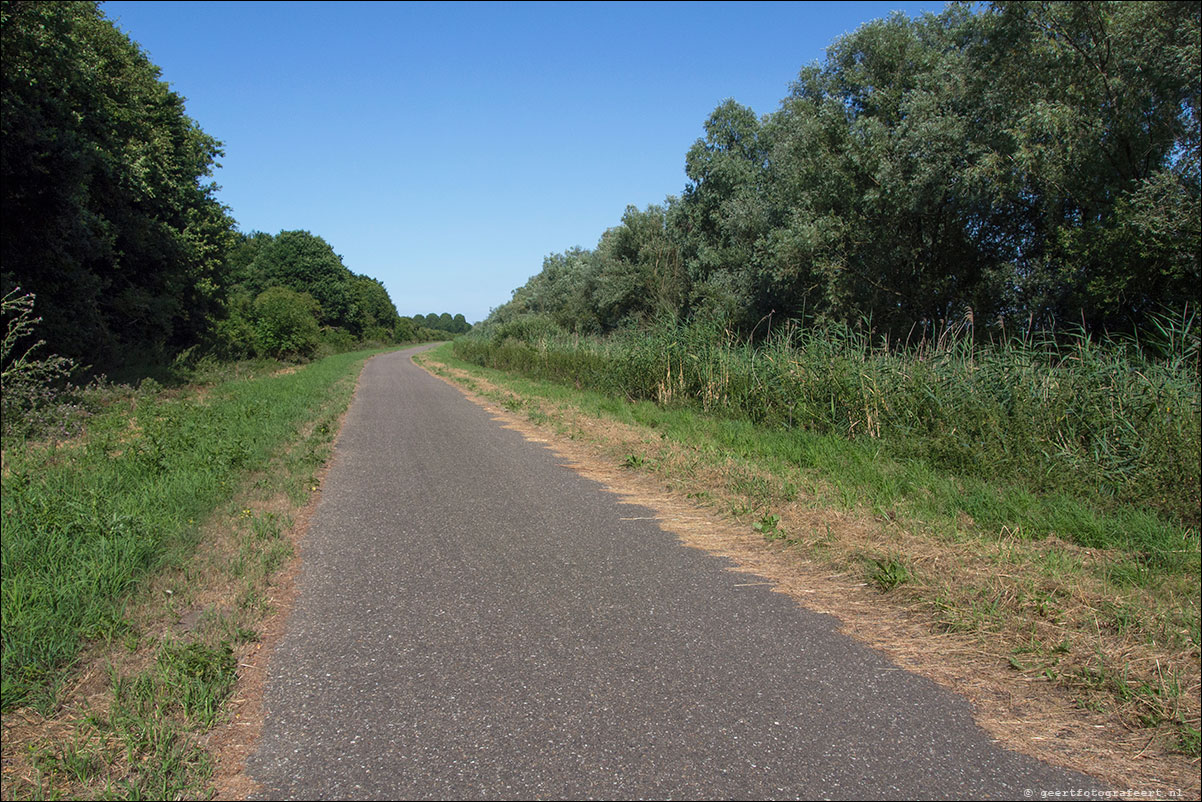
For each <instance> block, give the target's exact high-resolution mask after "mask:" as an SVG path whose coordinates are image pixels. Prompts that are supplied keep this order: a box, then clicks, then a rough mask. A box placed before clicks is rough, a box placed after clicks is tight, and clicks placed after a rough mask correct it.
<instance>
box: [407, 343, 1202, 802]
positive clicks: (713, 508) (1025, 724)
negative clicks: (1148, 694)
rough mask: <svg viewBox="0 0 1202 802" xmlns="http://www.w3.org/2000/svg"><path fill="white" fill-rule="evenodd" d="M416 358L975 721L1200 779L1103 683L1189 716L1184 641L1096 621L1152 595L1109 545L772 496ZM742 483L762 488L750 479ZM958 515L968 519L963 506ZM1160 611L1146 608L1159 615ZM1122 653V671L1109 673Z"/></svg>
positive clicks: (1028, 744)
mask: <svg viewBox="0 0 1202 802" xmlns="http://www.w3.org/2000/svg"><path fill="white" fill-rule="evenodd" d="M419 362H422V363H423V364H425V366H426V367H427V368H428V369H430V368H433V372H435V373H436V375H440V376H441V377H442V378H443V379H444V380H446V381H448V382H449V383H451V384H452V385H453V386H457V387H458V388H459V389H460V390H461V392H463V393H464V394H465V395H466V396H467V397H468V398H470V399H471V400H473V401H474V402H476V403H478V404H480V405H481V406H483V407H484V408H485V409H487V410H488V411H489V412H490V413H491V414H492V415H493V416H494V417H495V418H496V419H497V420H498V421H499V422H500V423H502V425H505V426H507V427H509V428H513V429H515V430H517V431H519V432H521V433H522V434H523V435H525V436H526V437H528V438H529V439H531V440H535V441H538V442H540V443H544V444H546V445H548V446H550V447H551V448H552V449H553V450H554V451H555V452H556V453H557V454H559V455H560V456H561V457H563V458H564V459H565V460H566V461H567V463H568V464H569V465H570V466H571V467H573V468H574V469H575V470H577V471H578V472H579V473H581V474H582V475H584V476H587V477H588V478H591V479H594V480H596V481H598V482H600V483H602V484H603V485H604V486H605V487H607V488H608V489H609V490H610V491H612V492H614V493H616V494H618V495H620V496H621V497H622V498H623V499H626V500H628V501H630V502H633V503H637V504H640V505H643V506H646V507H649V508H651V509H652V510H654V511H655V512H656V513H657V515H658V517H659V520H660V523H661V525H662V526H663V527H664V528H665V529H667V530H668V531H671V532H673V533H675V534H676V535H677V536H678V537H680V539H681V541H682V542H684V543H686V544H688V545H690V546H694V547H696V548H701V549H704V550H706V551H708V552H710V553H713V554H718V555H722V556H725V557H728V558H730V559H731V560H733V561H734V562H735V563H736V564H737V565H738V566H739V568H738V570H741V571H746V572H748V573H749V574H754V575H756V576H758V577H762V578H763V580H764V581H769V582H772V583H773V586H774V588H775V590H777V591H779V592H781V593H785V594H787V595H789V596H790V597H792V598H794V599H795V600H797V601H798V603H800V604H803V605H804V606H806V607H807V608H810V609H814V610H818V611H821V612H824V613H828V614H831V615H833V616H835V617H836V618H837V619H838V620H839V621H840V622H841V624H842V629H843V631H844V632H845V633H846V634H848V635H850V636H851V637H854V638H856V639H857V640H860V641H862V642H864V643H867V644H869V645H871V646H873V647H874V648H876V649H879V650H880V651H882V652H884V653H885V654H887V655H888V656H889V657H890V658H891V659H892V660H894V661H895V662H896V663H897V664H898V665H899V666H902V667H904V668H906V669H908V670H911V671H914V672H916V673H919V674H922V675H924V676H926V677H929V678H931V679H933V680H934V681H936V682H938V683H939V684H941V685H943V686H944V687H946V688H949V689H950V690H952V691H954V692H956V693H958V694H960V695H962V696H964V697H965V698H967V699H968V700H969V701H970V702H971V703H972V705H973V708H974V711H975V716H976V720H977V722H978V724H979V725H980V726H981V727H982V728H983V729H985V730H986V731H987V732H989V733H990V734H991V735H992V736H993V737H994V738H996V739H997V740H998V741H1000V742H1002V743H1003V744H1005V745H1006V746H1008V747H1009V748H1012V749H1015V750H1017V751H1021V752H1024V753H1026V754H1029V755H1032V756H1034V757H1037V758H1039V759H1042V760H1046V761H1048V762H1050V763H1054V764H1057V765H1061V766H1064V767H1066V768H1071V769H1075V770H1078V771H1081V772H1084V773H1087V774H1090V775H1092V776H1095V777H1097V778H1099V779H1101V780H1103V781H1104V782H1106V783H1108V784H1109V785H1111V786H1112V787H1113V788H1115V789H1120V790H1131V791H1133V792H1135V793H1136V794H1149V793H1150V794H1161V795H1162V796H1176V798H1182V797H1183V796H1184V797H1185V798H1191V797H1193V798H1196V797H1199V796H1200V795H1202V787H1200V786H1202V783H1200V779H1199V762H1198V760H1197V759H1196V758H1191V757H1187V756H1185V755H1183V754H1181V753H1179V752H1177V751H1175V746H1176V736H1175V730H1174V729H1173V728H1172V727H1171V726H1167V725H1161V726H1158V727H1146V726H1142V724H1141V721H1140V719H1141V717H1146V716H1147V715H1148V709H1147V708H1148V700H1143V701H1141V700H1139V699H1128V700H1126V701H1123V700H1121V696H1122V694H1121V693H1117V694H1116V688H1115V687H1113V685H1115V684H1118V683H1121V684H1122V685H1123V686H1124V687H1127V688H1128V689H1137V688H1139V687H1140V686H1141V685H1142V684H1144V683H1148V684H1151V685H1152V687H1155V683H1161V684H1164V683H1168V682H1177V683H1179V685H1180V688H1179V689H1178V692H1176V693H1169V692H1167V689H1166V693H1164V694H1163V695H1162V696H1161V697H1157V698H1154V699H1153V700H1152V701H1151V703H1152V704H1166V705H1169V706H1171V707H1172V708H1173V709H1171V710H1167V709H1166V710H1164V711H1162V713H1163V714H1164V717H1165V718H1169V719H1171V718H1172V717H1173V716H1177V715H1180V716H1181V717H1183V718H1184V719H1185V720H1187V721H1192V722H1193V725H1194V726H1195V727H1197V726H1198V709H1199V698H1198V697H1199V686H1200V684H1199V660H1198V653H1197V649H1196V646H1195V647H1193V648H1192V649H1191V648H1190V647H1189V646H1180V647H1178V648H1176V649H1172V648H1166V647H1164V646H1163V645H1150V644H1149V643H1148V638H1147V637H1146V634H1147V633H1146V632H1143V631H1126V632H1117V631H1114V630H1113V628H1108V627H1106V626H1104V625H1102V624H1100V623H1099V620H1100V619H1101V618H1103V616H1101V615H1100V614H1099V611H1100V610H1101V609H1102V608H1103V606H1104V605H1107V604H1115V603H1116V602H1121V603H1123V604H1126V605H1128V606H1129V607H1130V608H1131V609H1148V610H1155V609H1156V607H1157V606H1158V605H1163V604H1165V599H1164V598H1152V597H1151V596H1150V594H1149V593H1148V592H1146V591H1144V590H1142V589H1129V590H1125V591H1123V593H1124V594H1125V595H1124V597H1122V598H1116V594H1115V589H1114V587H1113V585H1112V584H1108V583H1106V582H1105V581H1104V579H1103V577H1104V576H1105V573H1106V567H1107V565H1108V564H1109V563H1110V562H1111V561H1112V560H1114V559H1115V557H1116V555H1113V554H1108V553H1106V552H1102V551H1098V550H1089V549H1082V548H1080V547H1078V546H1074V545H1072V544H1069V543H1065V542H1063V541H1060V540H1058V539H1056V538H1048V539H1046V540H1043V541H1038V542H1035V541H1028V540H1023V539H1021V538H1019V537H1015V536H1012V535H1013V533H1003V534H1002V536H1000V537H994V538H988V537H984V538H983V537H980V536H964V537H956V538H948V537H945V536H937V535H935V534H933V533H932V532H929V531H923V530H922V527H921V526H917V525H915V523H914V522H912V521H910V522H908V521H905V520H903V519H900V518H898V517H895V516H891V515H882V516H878V517H874V516H872V515H869V514H865V513H863V512H848V511H841V510H836V509H831V508H829V507H827V506H825V505H823V504H821V503H818V502H817V501H816V499H815V496H814V495H808V496H807V495H806V494H804V493H803V494H801V495H800V496H796V495H794V500H793V501H785V500H784V498H786V497H788V495H789V494H786V493H782V492H780V491H779V488H780V487H781V486H782V484H783V483H782V481H781V480H782V477H780V476H774V475H772V474H771V473H768V472H766V471H763V470H759V469H757V468H756V466H754V465H751V464H749V463H748V462H747V461H745V460H738V459H734V458H732V457H729V456H726V457H715V456H713V455H703V454H701V453H699V452H697V451H696V450H694V449H690V448H688V447H686V446H683V445H681V444H678V443H672V442H668V441H665V440H664V439H662V438H661V437H660V436H659V434H658V433H656V432H654V431H653V430H650V429H648V428H644V427H638V426H631V425H627V424H623V423H618V422H615V421H613V420H604V419H598V418H595V417H590V416H588V415H585V414H583V413H582V412H581V411H580V410H579V409H577V408H574V407H571V406H569V405H566V404H558V403H552V402H549V401H546V400H545V399H535V398H531V397H528V396H523V397H519V396H518V395H517V394H515V393H514V392H512V391H510V390H508V389H505V388H503V387H500V386H498V385H496V384H493V383H491V382H489V381H487V380H485V379H483V378H482V377H481V376H479V375H472V374H468V373H466V372H464V371H461V370H457V369H454V368H450V367H448V366H446V365H442V364H438V365H432V364H431V359H430V357H429V356H428V355H425V356H423V357H422V358H421V359H419ZM506 407H508V408H509V409H518V408H524V409H525V410H526V412H525V414H518V413H515V412H513V411H509V410H507V409H506ZM532 420H533V421H537V423H534V422H532ZM630 454H637V455H642V456H643V457H644V461H643V464H642V466H641V467H640V468H639V469H637V470H631V469H629V468H627V467H625V457H626V456H627V455H630ZM786 478H793V479H797V477H786ZM749 485H751V486H755V487H759V488H763V490H762V492H760V493H757V494H753V495H752V496H749V495H748V494H747V492H746V488H747V487H748V486H749ZM732 509H740V510H745V512H743V514H734V513H732V512H730V511H731V510H732ZM768 511H770V512H771V513H772V514H774V515H777V516H779V524H778V527H779V532H780V534H781V535H782V536H781V537H779V538H778V539H776V540H774V541H771V542H769V541H768V540H767V539H766V538H765V537H764V536H763V535H762V534H761V533H760V532H757V531H755V530H753V529H752V524H753V522H754V521H755V520H757V519H759V518H760V516H761V515H763V514H765V513H766V512H768ZM960 524H961V526H962V528H963V529H964V530H965V531H966V532H971V530H972V526H973V524H972V522H971V521H961V522H960ZM878 560H881V561H890V560H894V561H902V562H903V563H904V565H905V566H906V567H907V569H908V571H909V576H910V579H909V581H907V582H905V583H904V584H901V585H899V586H898V587H896V588H895V589H893V590H891V591H889V592H882V591H881V590H880V589H879V588H878V587H877V586H876V585H875V584H873V583H872V582H871V580H870V574H871V570H872V567H873V566H874V565H875V564H876V561H878ZM1049 560H1052V561H1063V560H1069V561H1071V562H1072V565H1073V570H1072V572H1071V579H1069V578H1061V579H1058V578H1057V577H1056V576H1055V572H1052V574H1049V572H1048V570H1047V566H1048V564H1049ZM1152 618H1156V617H1155V616H1152ZM1170 619H1171V617H1163V616H1162V617H1160V618H1158V619H1157V620H1159V621H1160V622H1161V623H1160V625H1161V626H1165V625H1166V624H1165V621H1167V620H1170ZM1186 641H1188V638H1186ZM1118 666H1121V667H1123V668H1122V672H1118V673H1116V667H1118ZM1091 671H1092V672H1095V673H1096V672H1099V671H1102V672H1107V671H1109V672H1110V673H1111V674H1113V675H1114V676H1113V677H1111V684H1110V685H1107V684H1106V683H1104V682H1087V681H1086V680H1085V679H1081V678H1075V677H1076V675H1077V674H1078V673H1081V674H1083V675H1084V676H1086V677H1087V676H1089V673H1088V672H1091ZM1157 699H1160V701H1158V700H1157ZM1091 708H1093V709H1091Z"/></svg>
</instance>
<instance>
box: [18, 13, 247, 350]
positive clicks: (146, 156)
mask: <svg viewBox="0 0 1202 802" xmlns="http://www.w3.org/2000/svg"><path fill="white" fill-rule="evenodd" d="M0 31H2V33H0V37H2V43H3V52H4V70H3V74H2V76H0V112H2V113H0V134H2V137H3V157H2V162H3V166H2V169H3V176H4V181H3V201H2V203H3V210H2V214H0V231H2V234H3V236H2V237H0V241H2V245H0V254H2V256H0V262H2V264H3V268H2V274H0V290H2V291H4V292H8V291H10V290H12V289H13V288H14V287H16V286H20V287H21V288H22V289H23V290H24V291H26V292H33V293H35V294H36V295H37V298H38V314H39V315H40V316H41V317H42V318H43V320H42V323H41V326H40V328H39V336H40V337H42V338H44V339H45V340H46V341H47V347H48V348H49V349H50V350H53V351H55V352H58V353H61V354H64V355H66V356H70V357H75V358H79V359H83V360H86V361H90V362H96V363H101V364H105V363H111V362H113V361H116V360H118V359H120V358H123V357H124V356H127V352H129V351H130V350H136V351H144V352H150V353H151V354H163V353H169V352H171V351H173V350H176V349H178V348H180V347H182V346H185V345H188V344H192V343H194V342H196V341H197V339H198V338H199V336H200V335H201V333H202V332H203V331H205V330H206V329H207V327H208V325H209V321H210V320H211V319H212V318H213V317H214V316H215V315H216V314H218V313H219V311H220V305H221V296H222V282H223V275H222V272H223V267H224V258H225V252H226V250H227V248H228V245H229V242H230V240H229V238H230V236H231V230H232V221H231V220H230V218H229V217H228V215H227V214H226V211H225V209H224V208H223V207H222V206H221V204H219V203H218V202H217V201H216V200H215V198H214V192H215V189H216V188H215V187H214V186H213V184H212V183H206V182H205V179H206V178H207V177H208V176H209V175H210V174H211V171H212V168H213V166H214V163H215V162H214V160H215V159H216V158H217V157H218V156H219V155H220V154H221V149H220V143H219V142H217V140H215V139H214V138H213V137H211V136H209V135H208V134H206V133H204V132H203V131H202V130H201V129H200V127H199V126H198V125H197V124H196V123H195V122H194V121H193V120H192V119H191V118H189V117H188V116H187V114H185V112H184V100H183V98H181V97H180V96H179V95H177V94H176V93H174V92H172V91H171V90H170V89H169V88H168V86H167V84H166V83H164V82H163V81H161V80H160V73H159V69H158V68H157V67H155V66H154V65H153V64H151V63H150V61H149V60H148V59H147V57H146V54H145V53H144V52H143V51H142V49H141V48H140V47H138V45H137V44H135V43H134V42H132V41H130V39H129V38H128V37H127V36H125V35H124V34H123V33H121V32H120V31H119V30H117V29H116V28H115V27H114V26H113V25H112V23H111V22H109V21H108V20H107V19H105V18H104V17H103V15H102V14H101V13H100V11H99V10H98V8H97V6H96V4H95V3H86V2H71V3H37V2H19V1H13V2H10V1H9V0H5V2H3V4H2V5H0Z"/></svg>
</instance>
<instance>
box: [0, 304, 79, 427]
mask: <svg viewBox="0 0 1202 802" xmlns="http://www.w3.org/2000/svg"><path fill="white" fill-rule="evenodd" d="M33 303H34V297H33V294H32V293H25V294H20V290H19V288H18V289H16V290H13V291H12V292H10V293H8V294H7V295H5V296H4V298H3V299H0V312H2V313H3V319H4V341H3V343H0V369H2V370H3V373H2V374H0V427H2V428H0V435H2V436H3V437H4V439H5V440H8V439H11V438H16V437H21V436H24V435H26V434H29V433H30V432H31V431H38V430H41V429H43V428H45V427H44V426H40V425H38V423H39V418H44V417H45V416H46V414H47V412H48V408H54V407H57V406H59V404H58V401H59V394H58V393H57V392H56V389H57V387H56V385H58V384H60V383H61V382H63V381H65V379H66V378H67V377H68V376H70V375H71V372H72V371H73V370H74V368H75V365H74V363H72V362H71V360H69V359H66V358H64V357H60V356H46V357H42V358H37V357H35V356H34V355H33V354H34V351H36V350H38V349H39V348H40V347H42V346H43V345H45V341H44V340H37V341H34V342H32V343H30V342H24V343H21V345H19V346H18V343H20V342H21V341H22V340H27V339H28V338H29V337H31V336H32V335H33V329H34V326H36V325H37V324H38V323H39V322H41V321H40V319H39V318H35V317H34V316H33ZM51 414H53V413H51Z"/></svg>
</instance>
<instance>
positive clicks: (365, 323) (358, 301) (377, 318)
mask: <svg viewBox="0 0 1202 802" xmlns="http://www.w3.org/2000/svg"><path fill="white" fill-rule="evenodd" d="M351 299H352V304H353V306H354V310H355V321H354V329H353V331H354V332H355V333H356V334H358V335H360V336H362V335H363V334H364V333H366V332H367V331H368V330H370V329H376V328H385V329H388V330H392V329H394V328H395V327H396V325H397V321H398V315H397V311H396V306H394V305H393V303H392V299H391V298H390V297H389V296H388V290H386V289H384V285H383V283H381V282H380V281H379V280H378V279H374V278H371V277H370V276H355V277H354V278H353V279H351Z"/></svg>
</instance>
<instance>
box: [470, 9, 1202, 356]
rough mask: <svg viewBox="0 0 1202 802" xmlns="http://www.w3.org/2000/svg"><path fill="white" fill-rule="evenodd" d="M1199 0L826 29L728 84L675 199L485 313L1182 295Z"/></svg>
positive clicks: (936, 305) (1115, 304)
mask: <svg viewBox="0 0 1202 802" xmlns="http://www.w3.org/2000/svg"><path fill="white" fill-rule="evenodd" d="M1199 8H1200V6H1199V4H1198V3H1195V2H1048V3H1031V2H994V3H991V4H989V5H988V6H985V7H983V8H981V7H979V6H977V5H976V4H954V5H952V6H950V7H949V8H948V9H946V10H945V11H944V12H943V13H940V14H938V15H932V14H926V15H923V16H921V17H918V18H909V17H906V16H904V15H901V14H894V15H893V16H890V17H889V18H887V19H882V20H877V21H874V22H870V23H867V24H865V25H863V26H862V27H860V28H859V29H858V30H856V31H855V32H853V33H851V34H848V35H845V36H843V37H841V38H839V39H838V40H836V41H835V42H834V43H833V44H832V45H831V47H830V48H829V49H828V51H827V54H826V57H825V58H824V59H823V60H821V61H820V62H818V63H815V64H812V65H810V66H807V67H805V68H804V69H802V70H801V72H800V74H799V77H798V78H797V80H796V81H795V82H794V83H793V84H792V86H791V87H790V91H789V93H788V95H787V96H786V97H785V98H784V99H783V100H782V101H781V104H780V107H779V109H778V110H776V111H775V112H772V113H770V114H767V115H764V116H762V117H757V115H756V114H755V113H754V112H753V111H752V110H751V109H750V108H747V107H745V106H742V105H740V104H739V103H737V102H735V101H734V100H728V101H726V102H724V103H722V104H721V105H720V106H718V107H717V108H716V109H715V110H714V112H713V113H712V114H711V115H710V117H709V119H707V120H706V121H705V126H704V131H705V135H704V137H703V138H701V139H699V140H697V142H696V144H694V145H693V146H692V147H691V148H690V149H689V151H688V153H687V154H686V156H685V172H686V175H687V178H688V181H687V184H686V186H685V187H684V190H683V192H682V194H681V195H680V196H678V197H669V198H668V199H667V201H666V202H665V203H664V204H662V205H653V206H649V207H647V208H646V209H642V210H640V209H637V208H635V207H633V206H631V207H628V208H627V209H626V211H625V214H624V215H623V216H622V219H621V222H620V223H619V224H618V225H617V226H615V227H614V228H611V229H609V230H608V231H606V232H604V234H602V236H601V238H600V241H599V243H598V244H597V246H596V247H595V248H593V249H585V248H573V249H570V250H568V251H565V252H562V253H556V254H553V255H551V256H549V257H547V258H546V260H545V261H544V264H543V268H542V271H541V272H540V273H538V274H537V275H535V276H533V277H532V278H531V279H530V280H529V281H528V282H527V283H526V284H525V285H524V286H522V287H520V288H519V289H517V290H515V291H514V295H513V298H512V299H511V300H510V301H509V302H508V303H506V304H504V305H502V306H501V307H499V308H497V309H494V310H493V311H492V314H491V315H490V318H489V319H490V321H491V322H493V323H506V322H508V321H511V320H513V319H515V318H520V317H523V316H531V315H533V316H541V317H544V318H549V319H551V320H552V321H553V322H555V323H556V324H558V326H560V327H562V328H564V329H567V330H569V331H572V332H580V333H607V332H611V331H614V330H617V329H623V328H628V327H633V326H638V325H640V324H643V323H647V322H649V321H652V320H658V321H663V320H672V319H676V320H697V319H702V320H714V321H720V322H721V323H722V324H723V325H725V326H728V327H730V328H731V329H732V330H734V331H738V332H741V333H742V334H744V335H750V334H755V333H757V332H758V333H759V334H762V333H764V332H765V331H766V330H767V328H768V324H770V323H771V321H773V320H774V319H775V320H782V319H795V320H798V319H803V320H811V321H829V322H842V323H853V322H854V323H857V324H858V323H861V322H864V321H868V322H869V324H870V326H871V328H872V330H874V331H875V332H877V334H878V335H884V336H888V337H890V338H893V339H895V340H896V339H900V338H906V337H914V336H920V335H921V334H923V333H926V332H930V331H933V330H936V329H938V328H940V327H941V326H948V325H953V324H955V325H959V326H962V327H963V326H967V327H968V328H969V329H970V330H972V331H974V332H976V333H977V334H981V333H984V332H987V331H988V332H997V331H999V330H1002V329H1007V328H1009V329H1010V330H1014V329H1020V330H1024V331H1026V330H1030V329H1032V328H1034V329H1043V330H1048V329H1051V328H1053V327H1055V326H1056V325H1058V324H1059V325H1064V324H1068V325H1073V326H1082V327H1083V328H1084V329H1085V330H1086V331H1089V332H1098V333H1100V332H1103V331H1105V332H1110V333H1116V332H1132V331H1138V330H1140V329H1141V328H1142V327H1145V326H1147V325H1149V324H1150V323H1152V322H1153V321H1154V319H1155V318H1156V316H1157V315H1159V314H1163V313H1165V312H1166V311H1169V310H1181V309H1183V308H1186V307H1191V308H1192V307H1195V306H1196V304H1197V300H1198V287H1199V279H1200V276H1199V260H1198V242H1199V237H1200V225H1199V194H1200V192H1199V190H1200V182H1199V142H1200V139H1202V137H1200V136H1199V117H1198V108H1199V86H1200V84H1202V76H1200V70H1199V17H1200V13H1199Z"/></svg>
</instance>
